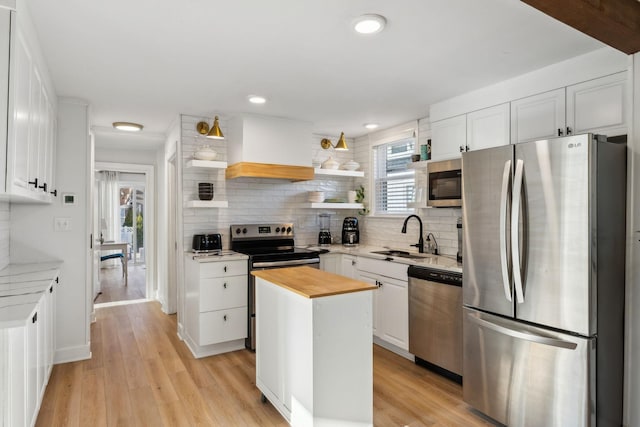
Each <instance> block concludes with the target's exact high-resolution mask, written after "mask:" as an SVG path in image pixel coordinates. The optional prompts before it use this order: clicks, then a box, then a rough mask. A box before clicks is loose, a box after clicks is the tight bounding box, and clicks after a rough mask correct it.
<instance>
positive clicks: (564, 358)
mask: <svg viewBox="0 0 640 427" xmlns="http://www.w3.org/2000/svg"><path fill="white" fill-rule="evenodd" d="M462 186H463V198H462V206H463V230H464V238H463V246H464V255H465V260H464V263H463V305H464V307H463V312H464V315H463V316H464V318H463V333H464V357H463V395H464V400H465V401H466V402H467V403H468V404H470V405H471V406H473V407H474V408H476V409H477V410H479V411H480V412H483V413H484V414H486V415H488V416H489V417H491V418H493V419H495V420H496V421H498V422H500V423H502V424H506V425H509V426H527V427H530V426H544V427H549V426H562V427H565V426H595V425H598V426H620V425H621V424H622V392H623V340H624V278H625V274H624V269H625V209H626V145H625V144H614V143H609V142H606V140H605V139H603V137H595V136H593V135H591V134H585V135H575V136H570V137H564V138H557V139H550V140H542V141H536V142H530V143H523V144H516V145H510V146H503V147H497V148H491V149H486V150H478V151H470V152H467V153H464V154H463V155H462Z"/></svg>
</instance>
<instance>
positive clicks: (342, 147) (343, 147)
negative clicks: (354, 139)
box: [320, 132, 349, 151]
mask: <svg viewBox="0 0 640 427" xmlns="http://www.w3.org/2000/svg"><path fill="white" fill-rule="evenodd" d="M320 145H321V146H322V148H324V149H325V150H328V149H329V148H331V147H333V149H334V150H336V151H349V147H348V146H347V141H345V139H344V132H341V133H340V139H338V142H337V143H336V145H333V144H332V143H331V140H329V139H327V138H323V139H322V140H321V141H320Z"/></svg>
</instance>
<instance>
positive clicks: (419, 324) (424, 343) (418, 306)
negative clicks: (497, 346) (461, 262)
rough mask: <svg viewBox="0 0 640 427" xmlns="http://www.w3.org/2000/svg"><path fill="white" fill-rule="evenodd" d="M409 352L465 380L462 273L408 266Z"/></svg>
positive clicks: (419, 361)
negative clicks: (463, 372)
mask: <svg viewBox="0 0 640 427" xmlns="http://www.w3.org/2000/svg"><path fill="white" fill-rule="evenodd" d="M408 275H409V352H410V353H412V354H413V355H415V357H416V363H417V364H419V365H422V366H425V367H427V368H429V369H431V370H433V371H436V372H438V373H439V374H441V375H444V376H446V377H448V378H450V379H452V380H454V381H457V382H459V383H461V382H462V273H458V272H454V271H444V270H437V269H432V268H429V267H421V266H414V265H412V266H409V270H408Z"/></svg>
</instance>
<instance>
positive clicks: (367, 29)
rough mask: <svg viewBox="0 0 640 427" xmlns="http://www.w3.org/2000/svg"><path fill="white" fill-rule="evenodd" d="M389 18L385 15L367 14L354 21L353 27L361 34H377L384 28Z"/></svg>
mask: <svg viewBox="0 0 640 427" xmlns="http://www.w3.org/2000/svg"><path fill="white" fill-rule="evenodd" d="M386 23H387V20H386V19H385V17H384V16H381V15H375V14H366V15H362V16H359V17H357V18H356V19H355V20H354V21H353V29H354V30H356V32H358V33H360V34H375V33H379V32H380V31H382V30H383V29H384V26H385V24H386Z"/></svg>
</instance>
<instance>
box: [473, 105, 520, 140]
mask: <svg viewBox="0 0 640 427" xmlns="http://www.w3.org/2000/svg"><path fill="white" fill-rule="evenodd" d="M509 116H510V110H509V103H504V104H500V105H496V106H494V107H489V108H484V109H482V110H478V111H473V112H471V113H469V114H467V145H466V147H465V148H466V151H469V150H481V149H483V148H491V147H499V146H502V145H509V121H510V120H509Z"/></svg>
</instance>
